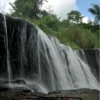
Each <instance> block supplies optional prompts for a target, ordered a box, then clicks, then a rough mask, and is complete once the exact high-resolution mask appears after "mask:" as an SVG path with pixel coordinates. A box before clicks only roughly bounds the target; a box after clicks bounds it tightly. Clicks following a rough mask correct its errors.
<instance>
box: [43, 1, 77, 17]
mask: <svg viewBox="0 0 100 100" xmlns="http://www.w3.org/2000/svg"><path fill="white" fill-rule="evenodd" d="M49 5H50V6H51V10H53V11H54V13H55V14H56V15H57V16H58V17H61V19H64V18H66V17H67V13H69V12H70V11H71V10H76V9H77V5H76V0H48V3H45V4H44V7H43V8H45V9H46V8H47V7H48V6H49ZM47 10H48V9H47Z"/></svg>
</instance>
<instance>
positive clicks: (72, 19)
mask: <svg viewBox="0 0 100 100" xmlns="http://www.w3.org/2000/svg"><path fill="white" fill-rule="evenodd" d="M67 15H68V21H69V23H76V24H79V23H82V18H83V16H82V15H81V13H80V12H78V11H74V10H72V11H71V12H70V13H68V14H67Z"/></svg>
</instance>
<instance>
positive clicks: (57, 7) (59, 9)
mask: <svg viewBox="0 0 100 100" xmlns="http://www.w3.org/2000/svg"><path fill="white" fill-rule="evenodd" d="M14 1H15V0H0V12H1V11H3V12H9V9H11V6H10V5H9V2H12V3H13V2H14ZM47 1H48V2H47V3H44V5H43V9H46V10H48V11H50V12H52V11H53V13H55V14H56V15H57V16H58V17H60V18H61V19H65V18H67V13H69V12H70V11H71V10H78V11H79V12H81V14H82V15H83V16H85V17H84V18H83V22H86V23H87V21H88V20H89V19H90V20H93V19H94V17H93V15H92V14H91V13H89V12H88V8H90V7H92V5H91V4H99V3H100V2H99V0H47Z"/></svg>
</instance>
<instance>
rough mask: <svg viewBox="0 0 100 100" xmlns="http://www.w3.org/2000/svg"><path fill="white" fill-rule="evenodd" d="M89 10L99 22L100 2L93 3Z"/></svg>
mask: <svg viewBox="0 0 100 100" xmlns="http://www.w3.org/2000/svg"><path fill="white" fill-rule="evenodd" d="M88 11H89V12H90V13H91V14H93V15H94V16H95V22H96V23H99V21H100V4H92V8H89V9H88Z"/></svg>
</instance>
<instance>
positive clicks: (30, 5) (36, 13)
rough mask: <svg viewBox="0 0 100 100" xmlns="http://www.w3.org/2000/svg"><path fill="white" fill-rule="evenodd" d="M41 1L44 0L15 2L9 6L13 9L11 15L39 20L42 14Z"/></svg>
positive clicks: (17, 0) (18, 0)
mask: <svg viewBox="0 0 100 100" xmlns="http://www.w3.org/2000/svg"><path fill="white" fill-rule="evenodd" d="M43 1H45V0H16V1H15V2H14V4H11V6H12V7H13V11H14V12H12V15H13V16H18V17H24V18H31V19H32V18H39V17H40V16H41V15H42V14H44V11H43V12H42V11H41V9H40V6H42V4H43Z"/></svg>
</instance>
